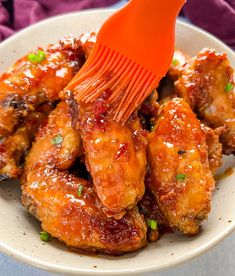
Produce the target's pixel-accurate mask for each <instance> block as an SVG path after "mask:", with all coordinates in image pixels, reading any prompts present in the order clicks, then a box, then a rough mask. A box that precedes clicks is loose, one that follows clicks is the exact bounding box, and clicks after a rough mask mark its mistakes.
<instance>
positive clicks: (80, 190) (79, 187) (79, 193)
mask: <svg viewBox="0 0 235 276" xmlns="http://www.w3.org/2000/svg"><path fill="white" fill-rule="evenodd" d="M83 189H84V187H83V185H79V186H78V196H79V197H80V196H81V195H82V192H83Z"/></svg>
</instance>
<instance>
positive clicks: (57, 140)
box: [51, 134, 63, 145]
mask: <svg viewBox="0 0 235 276" xmlns="http://www.w3.org/2000/svg"><path fill="white" fill-rule="evenodd" d="M62 142H63V137H62V136H61V135H60V134H58V135H57V136H56V137H55V138H53V139H51V143H52V144H53V145H59V144H61V143H62Z"/></svg>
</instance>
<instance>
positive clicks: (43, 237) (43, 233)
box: [40, 231, 50, 242]
mask: <svg viewBox="0 0 235 276" xmlns="http://www.w3.org/2000/svg"><path fill="white" fill-rule="evenodd" d="M40 239H41V240H42V241H44V242H47V241H49V239H50V234H49V233H47V232H46V231H41V232H40Z"/></svg>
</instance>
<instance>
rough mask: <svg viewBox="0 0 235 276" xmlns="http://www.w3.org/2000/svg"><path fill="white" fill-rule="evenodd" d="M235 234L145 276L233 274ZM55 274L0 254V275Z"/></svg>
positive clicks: (222, 275) (50, 275)
mask: <svg viewBox="0 0 235 276" xmlns="http://www.w3.org/2000/svg"><path fill="white" fill-rule="evenodd" d="M234 256H235V234H233V235H232V236H230V237H229V238H227V239H226V240H225V241H223V242H222V243H220V244H219V245H218V246H216V247H215V248H213V249H212V250H211V251H209V252H207V253H206V254H204V255H202V256H200V257H198V258H197V259H195V260H193V261H191V262H188V263H187V264H184V265H181V266H178V267H175V268H172V269H170V270H165V271H162V272H158V273H157V272H156V273H150V274H148V275H146V276H154V275H156V276H188V275H190V276H217V275H218V276H233V275H235V261H234ZM16 275H17V276H39V275H40V276H53V275H54V276H55V275H56V274H52V273H48V272H46V271H43V270H40V269H36V268H33V267H30V266H28V265H25V264H22V263H19V262H18V261H15V260H13V259H12V258H9V257H7V256H5V255H2V254H0V276H16Z"/></svg>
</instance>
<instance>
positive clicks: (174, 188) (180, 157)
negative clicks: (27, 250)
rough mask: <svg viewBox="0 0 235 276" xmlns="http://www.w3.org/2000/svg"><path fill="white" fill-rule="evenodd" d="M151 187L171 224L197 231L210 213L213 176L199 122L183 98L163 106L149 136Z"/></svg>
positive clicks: (185, 231) (192, 231)
mask: <svg viewBox="0 0 235 276" xmlns="http://www.w3.org/2000/svg"><path fill="white" fill-rule="evenodd" d="M148 161H149V166H150V170H151V181H150V184H149V187H150V189H151V191H152V192H153V193H154V195H155V197H156V200H157V202H158V205H159V207H160V210H161V211H162V213H163V214H164V216H165V217H166V218H167V219H168V220H169V223H170V226H171V227H173V228H176V229H179V230H180V231H182V232H183V233H185V234H192V235H194V234H197V233H198V231H199V226H200V224H201V222H202V221H203V220H204V219H205V218H207V215H208V213H209V212H210V203H211V196H212V191H213V189H214V185H215V183H214V179H213V177H212V174H211V171H210V168H209V162H208V153H207V146H206V137H205V134H204V133H203V132H202V130H201V128H200V122H199V121H198V120H197V119H196V116H195V115H194V114H193V112H192V111H191V108H190V107H189V105H188V104H187V103H185V102H184V100H182V99H177V98H176V99H173V100H171V101H169V102H167V103H166V104H165V105H163V106H162V108H161V111H160V115H159V118H158V121H157V124H156V126H155V129H154V130H153V132H152V133H150V135H149V137H148Z"/></svg>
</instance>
